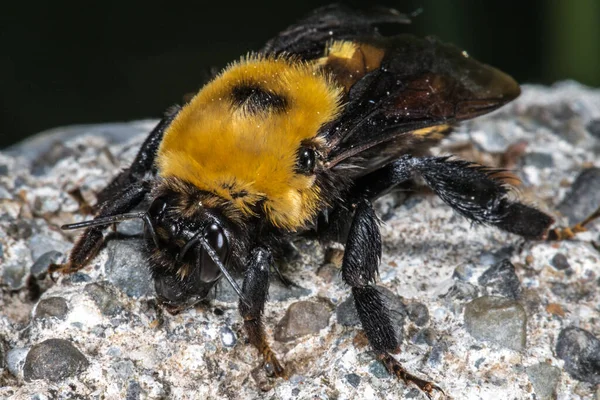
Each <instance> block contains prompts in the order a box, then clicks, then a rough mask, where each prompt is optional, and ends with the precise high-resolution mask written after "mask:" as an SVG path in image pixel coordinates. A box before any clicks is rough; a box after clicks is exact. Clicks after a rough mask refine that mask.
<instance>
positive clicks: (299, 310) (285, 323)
mask: <svg viewBox="0 0 600 400" xmlns="http://www.w3.org/2000/svg"><path fill="white" fill-rule="evenodd" d="M329 318H331V308H330V307H329V306H328V305H327V304H324V303H317V302H313V301H298V302H296V303H293V304H291V305H290V306H289V308H288V309H287V311H286V313H285V315H284V316H283V318H282V319H281V320H280V321H279V323H278V324H277V326H276V327H275V335H274V336H275V340H277V341H280V342H291V341H292V340H295V339H297V338H299V337H302V336H306V335H311V334H315V333H319V331H320V330H321V329H324V328H326V327H327V325H329Z"/></svg>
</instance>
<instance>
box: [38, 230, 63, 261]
mask: <svg viewBox="0 0 600 400" xmlns="http://www.w3.org/2000/svg"><path fill="white" fill-rule="evenodd" d="M28 247H29V250H31V258H32V259H34V260H37V259H39V258H40V257H41V256H42V255H44V254H45V253H48V252H49V251H58V252H60V253H66V252H67V251H68V250H69V249H70V248H71V247H72V244H71V243H69V242H66V241H64V240H58V239H54V238H52V237H50V236H46V235H42V234H37V235H33V236H32V237H31V238H30V239H29V242H28Z"/></svg>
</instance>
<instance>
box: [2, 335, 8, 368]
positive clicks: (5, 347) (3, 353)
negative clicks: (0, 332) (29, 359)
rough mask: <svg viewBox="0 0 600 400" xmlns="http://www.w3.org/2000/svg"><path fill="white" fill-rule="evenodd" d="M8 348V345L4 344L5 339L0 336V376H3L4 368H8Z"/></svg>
mask: <svg viewBox="0 0 600 400" xmlns="http://www.w3.org/2000/svg"><path fill="white" fill-rule="evenodd" d="M7 350H8V348H7V346H6V343H5V342H4V339H3V338H2V336H0V376H1V375H2V370H3V369H4V368H6V353H7Z"/></svg>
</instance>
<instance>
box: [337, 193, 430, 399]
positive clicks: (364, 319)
mask: <svg viewBox="0 0 600 400" xmlns="http://www.w3.org/2000/svg"><path fill="white" fill-rule="evenodd" d="M380 258H381V236H380V233H379V227H378V225H377V217H376V216H375V211H374V210H373V206H372V205H371V202H370V201H369V200H367V199H361V200H359V201H358V204H357V205H356V212H355V214H354V220H353V221H352V225H351V226H350V232H349V234H348V240H347V242H346V251H345V253H344V260H343V262H342V278H343V279H344V282H346V283H347V284H348V285H350V286H351V287H352V295H353V296H354V304H355V306H356V310H357V311H358V317H359V319H360V322H361V325H362V327H363V329H364V330H365V333H366V335H367V338H368V339H369V343H370V344H371V347H373V349H374V350H375V352H376V353H377V357H378V358H379V359H380V360H381V361H382V362H383V364H384V365H385V367H386V368H387V370H388V372H389V373H390V374H392V375H395V376H396V377H398V378H400V379H402V380H404V381H405V382H407V383H408V382H412V383H413V384H415V385H416V386H418V387H419V388H420V389H421V390H422V391H424V392H425V393H426V394H427V395H428V396H429V395H430V394H431V392H432V391H433V390H434V389H435V390H440V391H441V389H440V388H439V387H437V386H436V385H434V384H433V383H431V382H428V381H426V380H424V379H421V378H418V377H416V376H414V375H412V374H410V373H408V372H407V371H406V370H405V369H404V368H403V367H402V365H400V363H399V362H398V361H396V360H395V359H394V358H393V357H392V355H391V354H390V353H397V352H398V351H399V343H398V340H397V338H396V334H395V332H394V327H393V324H392V321H391V319H390V311H389V309H388V308H387V307H386V305H385V303H384V301H383V299H382V297H381V294H380V293H379V292H378V291H377V289H376V288H375V286H373V284H374V283H375V279H376V277H377V275H378V272H379V271H378V267H379V260H380Z"/></svg>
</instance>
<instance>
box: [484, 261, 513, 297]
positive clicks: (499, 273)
mask: <svg viewBox="0 0 600 400" xmlns="http://www.w3.org/2000/svg"><path fill="white" fill-rule="evenodd" d="M478 283H479V284H480V285H481V286H484V287H486V288H487V289H488V290H489V292H490V294H493V295H500V296H504V297H508V298H511V299H516V298H518V297H519V295H520V294H521V281H519V277H518V276H517V274H516V272H515V266H514V265H512V263H511V262H510V260H502V261H501V262H499V263H498V264H496V265H494V266H492V267H490V268H488V269H487V270H486V271H485V272H484V273H483V274H482V275H481V276H480V277H479V279H478Z"/></svg>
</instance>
